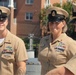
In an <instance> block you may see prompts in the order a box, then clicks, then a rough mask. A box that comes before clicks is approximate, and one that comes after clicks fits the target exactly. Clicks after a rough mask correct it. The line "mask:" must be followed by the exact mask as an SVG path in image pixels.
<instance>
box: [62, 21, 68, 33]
mask: <svg viewBox="0 0 76 75" xmlns="http://www.w3.org/2000/svg"><path fill="white" fill-rule="evenodd" d="M64 21H65V20H64ZM67 29H68V26H67V24H66V21H65V25H64V27H63V28H62V33H65V32H66V31H67Z"/></svg>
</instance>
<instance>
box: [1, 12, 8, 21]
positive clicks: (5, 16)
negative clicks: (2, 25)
mask: <svg viewBox="0 0 76 75" xmlns="http://www.w3.org/2000/svg"><path fill="white" fill-rule="evenodd" d="M6 18H7V14H6V13H2V14H1V15H0V21H5V20H6Z"/></svg>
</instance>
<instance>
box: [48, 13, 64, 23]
mask: <svg viewBox="0 0 76 75" xmlns="http://www.w3.org/2000/svg"><path fill="white" fill-rule="evenodd" d="M62 20H65V16H64V15H58V14H57V15H55V16H52V15H50V16H48V22H60V21H62Z"/></svg>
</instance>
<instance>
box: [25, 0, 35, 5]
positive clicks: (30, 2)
mask: <svg viewBox="0 0 76 75" xmlns="http://www.w3.org/2000/svg"><path fill="white" fill-rule="evenodd" d="M33 2H34V0H26V4H33Z"/></svg>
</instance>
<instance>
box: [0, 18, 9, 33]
mask: <svg viewBox="0 0 76 75" xmlns="http://www.w3.org/2000/svg"><path fill="white" fill-rule="evenodd" d="M7 25H8V19H7V18H6V19H5V20H3V21H0V32H1V31H4V30H5V29H6V27H7Z"/></svg>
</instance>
